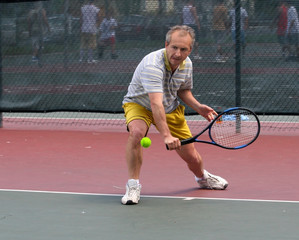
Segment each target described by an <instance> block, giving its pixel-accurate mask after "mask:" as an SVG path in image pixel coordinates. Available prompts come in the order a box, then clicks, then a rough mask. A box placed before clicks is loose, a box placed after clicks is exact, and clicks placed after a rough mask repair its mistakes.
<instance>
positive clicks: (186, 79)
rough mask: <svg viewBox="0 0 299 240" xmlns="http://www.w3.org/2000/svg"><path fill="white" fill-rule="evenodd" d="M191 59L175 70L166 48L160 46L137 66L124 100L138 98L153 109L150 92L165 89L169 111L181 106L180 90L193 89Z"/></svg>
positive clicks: (128, 100) (165, 102)
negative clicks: (169, 60)
mask: <svg viewBox="0 0 299 240" xmlns="http://www.w3.org/2000/svg"><path fill="white" fill-rule="evenodd" d="M192 87H193V74H192V62H191V60H190V58H189V57H187V58H186V60H185V61H184V62H183V63H181V65H180V66H179V67H178V69H177V70H176V71H175V72H174V73H172V71H171V69H170V65H169V62H168V60H167V57H166V50H165V49H160V50H157V51H154V52H152V53H149V54H148V55H146V56H145V57H144V58H143V59H142V61H141V62H140V63H139V65H138V66H137V68H136V70H135V72H134V75H133V78H132V81H131V83H130V85H129V87H128V93H127V94H126V96H125V97H124V100H123V104H125V103H128V102H135V103H138V104H139V105H141V106H144V107H145V108H146V109H148V110H150V111H151V104H150V100H149V96H148V93H154V92H159V93H163V95H164V97H163V105H164V108H165V112H166V113H170V112H172V111H173V110H174V109H176V108H177V107H178V106H179V104H180V103H179V99H178V95H177V92H178V90H180V89H192Z"/></svg>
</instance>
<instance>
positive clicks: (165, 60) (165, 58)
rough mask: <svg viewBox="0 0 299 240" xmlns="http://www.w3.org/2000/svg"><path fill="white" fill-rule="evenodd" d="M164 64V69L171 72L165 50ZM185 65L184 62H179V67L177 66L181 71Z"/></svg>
mask: <svg viewBox="0 0 299 240" xmlns="http://www.w3.org/2000/svg"><path fill="white" fill-rule="evenodd" d="M164 63H165V67H166V69H167V71H170V72H171V71H172V70H171V67H170V63H169V61H168V58H167V55H166V49H165V50H164ZM185 64H186V60H184V61H183V62H181V64H180V66H179V70H183V69H184V68H185Z"/></svg>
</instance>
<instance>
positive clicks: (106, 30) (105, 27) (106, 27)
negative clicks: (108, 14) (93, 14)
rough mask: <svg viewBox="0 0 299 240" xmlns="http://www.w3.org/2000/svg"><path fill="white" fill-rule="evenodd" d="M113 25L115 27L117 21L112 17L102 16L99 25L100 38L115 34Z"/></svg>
mask: <svg viewBox="0 0 299 240" xmlns="http://www.w3.org/2000/svg"><path fill="white" fill-rule="evenodd" d="M113 27H117V22H116V20H115V19H114V18H110V19H107V18H104V20H103V21H102V23H101V25H100V31H101V37H100V39H108V38H110V37H113V36H115V29H114V28H113Z"/></svg>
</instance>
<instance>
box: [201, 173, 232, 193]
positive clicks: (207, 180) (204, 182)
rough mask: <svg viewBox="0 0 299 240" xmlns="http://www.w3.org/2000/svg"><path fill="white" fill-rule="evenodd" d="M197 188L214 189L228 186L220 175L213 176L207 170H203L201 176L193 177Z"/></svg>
mask: <svg viewBox="0 0 299 240" xmlns="http://www.w3.org/2000/svg"><path fill="white" fill-rule="evenodd" d="M195 180H196V181H197V183H198V185H199V188H201V189H215V190H224V189H226V188H227V186H228V182H227V181H226V180H225V179H223V178H222V177H219V176H215V175H213V174H211V173H209V172H208V171H206V170H204V174H203V178H202V179H198V178H196V177H195Z"/></svg>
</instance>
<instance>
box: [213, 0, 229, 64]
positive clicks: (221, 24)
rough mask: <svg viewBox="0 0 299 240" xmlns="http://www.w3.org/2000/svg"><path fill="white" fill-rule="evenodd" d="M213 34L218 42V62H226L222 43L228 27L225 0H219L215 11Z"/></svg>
mask: <svg viewBox="0 0 299 240" xmlns="http://www.w3.org/2000/svg"><path fill="white" fill-rule="evenodd" d="M212 27H213V35H214V39H215V42H216V44H217V53H216V59H215V60H216V62H225V61H226V60H225V56H224V52H223V48H222V45H223V43H224V42H225V39H226V36H227V34H226V33H227V31H226V30H227V29H228V10H227V7H226V6H225V5H224V3H223V0H218V1H217V4H216V6H215V7H214V11H213V22H212Z"/></svg>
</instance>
